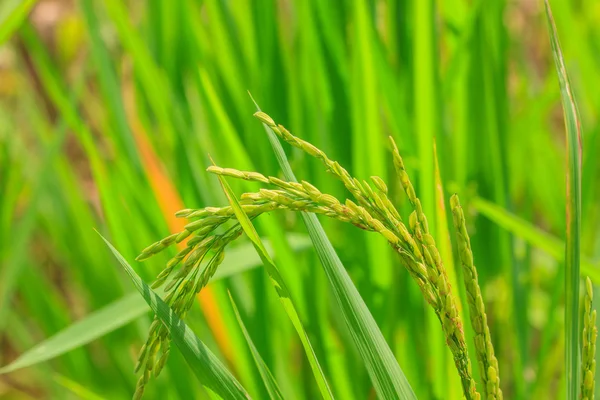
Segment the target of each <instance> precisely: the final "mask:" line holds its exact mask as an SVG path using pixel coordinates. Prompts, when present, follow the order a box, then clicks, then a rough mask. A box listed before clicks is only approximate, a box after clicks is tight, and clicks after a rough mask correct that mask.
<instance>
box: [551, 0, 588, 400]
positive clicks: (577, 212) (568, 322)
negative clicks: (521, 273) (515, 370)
mask: <svg viewBox="0 0 600 400" xmlns="http://www.w3.org/2000/svg"><path fill="white" fill-rule="evenodd" d="M545 5H546V18H547V21H548V29H549V32H550V42H551V43H552V55H553V56H554V64H555V66H556V72H557V73H558V81H559V85H560V94H561V98H562V105H563V114H564V118H565V134H566V142H567V147H566V152H567V157H566V158H567V172H566V179H567V210H566V218H567V221H566V222H567V223H566V226H567V232H566V246H565V329H566V331H565V370H566V372H567V399H576V398H577V388H578V385H579V270H580V246H581V245H580V236H581V125H580V122H579V115H578V112H577V105H576V104H575V97H574V96H573V92H572V90H571V84H570V82H569V76H568V75H567V68H566V66H565V61H564V59H563V54H562V50H561V48H560V43H559V41H558V33H557V31H556V25H555V24H554V18H553V16H552V10H551V9H550V4H549V3H548V0H546V1H545Z"/></svg>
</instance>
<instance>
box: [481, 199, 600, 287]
mask: <svg viewBox="0 0 600 400" xmlns="http://www.w3.org/2000/svg"><path fill="white" fill-rule="evenodd" d="M472 204H473V206H474V207H475V208H476V209H477V211H479V212H480V213H481V214H483V215H485V216H486V217H487V218H488V219H490V220H491V221H493V222H495V223H496V224H498V225H499V226H501V227H502V228H504V229H506V230H507V231H509V232H511V233H512V234H514V235H515V236H517V237H520V238H521V239H523V240H525V241H526V242H528V243H529V244H531V245H533V246H535V247H537V248H539V249H541V250H544V251H545V252H546V253H548V254H549V255H550V256H552V258H554V259H555V260H557V261H563V260H564V255H565V250H564V249H565V242H564V241H563V240H561V239H559V238H557V237H556V236H553V235H551V234H549V233H547V232H544V231H543V230H541V229H540V228H538V227H536V226H534V225H533V224H531V223H530V222H528V221H525V220H524V219H522V218H519V217H517V216H516V215H514V214H512V213H510V212H509V211H506V210H505V209H503V208H502V207H500V206H498V205H497V204H494V203H492V202H490V201H487V200H485V199H482V198H481V197H477V198H475V199H473V200H472ZM598 267H599V266H598V265H597V264H595V263H594V262H592V261H591V260H589V259H587V258H584V259H582V260H581V276H589V277H590V279H591V280H592V282H594V283H595V284H596V285H598V284H600V268H598Z"/></svg>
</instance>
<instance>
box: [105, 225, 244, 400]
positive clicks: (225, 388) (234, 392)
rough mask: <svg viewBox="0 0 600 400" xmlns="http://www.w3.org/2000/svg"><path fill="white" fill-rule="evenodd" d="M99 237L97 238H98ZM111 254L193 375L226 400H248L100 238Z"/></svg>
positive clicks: (199, 342)
mask: <svg viewBox="0 0 600 400" xmlns="http://www.w3.org/2000/svg"><path fill="white" fill-rule="evenodd" d="M99 235H100V234H99ZM100 237H101V238H102V240H104V242H105V243H106V245H107V246H108V248H109V249H110V251H112V253H113V254H114V256H115V257H116V258H117V260H118V261H119V263H121V265H122V266H123V268H124V269H125V272H127V274H128V275H129V277H130V278H131V280H132V281H133V284H134V285H135V287H136V289H137V290H138V292H140V294H141V295H142V297H143V298H144V300H145V301H146V303H147V304H148V305H149V306H150V308H152V311H154V312H155V313H156V315H157V316H158V317H159V318H160V320H161V321H162V323H163V324H164V325H165V326H166V327H167V329H168V330H169V333H170V334H171V338H172V339H173V342H175V344H176V345H177V348H179V351H180V352H181V354H182V355H183V357H184V358H185V360H186V362H187V363H188V365H189V366H190V367H191V368H192V371H193V372H194V375H196V377H197V378H198V380H199V381H200V383H202V384H203V385H204V386H206V387H207V388H209V389H211V390H212V391H214V392H215V393H217V394H218V395H219V396H221V397H223V398H225V399H249V398H250V396H249V395H248V393H246V390H245V389H244V388H243V387H242V385H241V384H240V383H239V382H238V381H237V380H236V379H235V378H234V376H233V375H231V373H230V372H229V371H228V370H227V369H226V368H225V366H224V365H223V364H222V363H221V361H219V359H218V358H217V357H216V356H215V355H214V354H213V353H212V352H211V351H210V349H209V348H208V347H206V345H205V344H204V343H203V342H202V341H201V340H200V339H198V337H197V336H196V335H195V334H194V332H192V330H191V329H190V328H188V326H187V325H186V324H185V323H184V322H183V321H181V320H180V319H179V317H178V316H177V315H176V314H175V313H173V311H172V310H171V308H170V307H169V306H168V305H167V304H165V302H163V301H162V299H161V298H160V296H158V295H157V294H156V293H155V292H154V291H153V290H152V289H150V286H148V285H147V284H146V283H145V282H144V281H142V279H141V278H140V277H139V276H138V275H137V274H136V273H135V271H134V270H133V268H131V266H130V265H129V264H128V263H127V261H126V260H125V259H124V258H123V256H122V255H121V254H120V253H119V252H118V251H117V249H115V248H114V247H113V246H112V245H111V244H110V242H109V241H108V240H106V239H105V238H104V236H102V235H100Z"/></svg>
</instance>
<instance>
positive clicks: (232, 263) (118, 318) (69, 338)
mask: <svg viewBox="0 0 600 400" xmlns="http://www.w3.org/2000/svg"><path fill="white" fill-rule="evenodd" d="M288 240H289V243H290V245H291V246H292V249H293V250H294V251H296V252H299V251H303V250H305V249H307V248H308V247H309V245H310V240H309V239H308V238H307V237H306V236H304V235H288ZM265 247H266V248H267V249H268V251H269V253H271V254H273V250H272V246H271V243H270V242H268V241H265ZM259 265H260V258H259V256H258V255H257V254H256V252H255V251H254V248H253V247H252V245H251V244H249V243H246V244H243V245H240V246H238V247H235V248H233V249H231V250H228V251H227V253H226V255H225V260H223V264H222V265H221V266H220V267H219V269H218V270H217V272H216V273H215V275H214V276H213V277H212V279H211V280H210V281H211V282H214V281H217V280H219V279H224V278H229V277H231V276H234V275H238V274H241V273H242V272H245V271H248V270H250V269H253V268H256V267H258V266H259ZM149 310H150V308H149V307H148V305H147V304H146V302H145V301H144V300H143V299H142V298H140V296H139V295H138V294H136V293H131V294H128V295H125V296H123V297H122V298H120V299H119V300H116V301H114V302H112V303H110V304H108V305H107V306H105V307H102V308H101V309H99V310H97V311H94V312H93V313H91V314H90V315H88V316H87V317H85V318H83V319H81V320H79V321H77V322H75V323H74V324H72V325H69V326H68V327H67V328H65V329H63V330H61V331H60V332H58V333H56V334H55V335H53V336H51V337H49V338H48V339H46V340H44V341H42V342H40V343H38V344H37V345H35V346H34V347H33V348H31V349H30V350H28V351H26V352H25V353H23V354H21V356H19V358H17V359H16V360H15V361H13V362H12V363H10V364H8V365H7V366H5V367H3V368H0V375H1V374H7V373H9V372H12V371H16V370H18V369H21V368H26V367H30V366H32V365H35V364H39V363H41V362H44V361H48V360H51V359H53V358H55V357H58V356H60V355H62V354H65V353H67V352H69V351H71V350H74V349H76V348H79V347H81V346H84V345H86V344H88V343H90V342H92V341H94V340H96V339H98V338H100V337H102V336H104V335H106V334H108V333H110V332H113V331H115V330H117V329H119V328H121V327H122V326H125V325H127V324H128V323H130V322H131V321H133V320H135V319H137V318H139V317H141V316H142V315H144V314H145V313H147V312H148V311H149Z"/></svg>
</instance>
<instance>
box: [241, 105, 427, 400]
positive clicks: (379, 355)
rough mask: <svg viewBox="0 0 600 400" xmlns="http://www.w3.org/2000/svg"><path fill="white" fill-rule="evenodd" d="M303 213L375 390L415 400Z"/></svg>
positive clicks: (316, 227)
mask: <svg viewBox="0 0 600 400" xmlns="http://www.w3.org/2000/svg"><path fill="white" fill-rule="evenodd" d="M253 101H254V99H253ZM254 104H255V105H256V108H257V109H258V110H259V111H260V108H259V107H258V104H256V102H255V103H254ZM263 126H264V128H265V131H266V133H267V136H268V138H269V141H270V142H271V146H272V147H273V151H274V153H275V157H276V158H277V161H278V162H279V166H280V167H281V169H282V170H283V175H284V176H285V178H286V179H287V180H289V181H293V182H297V180H296V176H295V175H294V172H293V171H292V168H291V166H290V164H289V162H288V160H287V157H286V155H285V152H284V150H283V147H281V143H279V139H278V138H277V136H276V135H275V133H273V132H272V131H271V129H270V128H269V127H268V126H267V125H265V124H263ZM301 215H302V219H303V221H304V224H305V225H306V228H307V229H308V233H309V235H310V238H311V240H312V241H313V245H314V246H315V249H316V251H317V254H318V256H319V259H320V260H321V264H322V266H323V269H324V270H325V274H326V275H327V279H328V280H329V283H330V284H331V288H332V289H333V292H334V295H335V298H336V300H337V302H338V305H339V307H340V310H341V312H342V316H343V318H344V321H345V322H346V326H347V327H348V330H349V332H350V336H351V338H352V341H353V342H354V345H355V346H356V348H357V350H358V352H359V354H360V356H361V358H362V360H363V362H364V364H365V366H366V368H367V372H368V374H369V377H370V378H371V382H372V383H373V386H374V387H375V392H376V393H377V395H378V396H379V397H381V398H383V399H416V396H415V394H414V392H413V390H412V388H411V387H410V384H409V383H408V380H407V379H406V376H405V375H404V372H402V369H401V368H400V365H399V364H398V362H397V361H396V358H395V357H394V354H393V353H392V350H391V349H390V347H389V345H388V344H387V343H386V341H385V339H384V337H383V334H382V333H381V330H380V329H379V327H378V326H377V323H376V322H375V319H374V318H373V316H372V315H371V312H370V311H369V309H368V308H367V305H366V304H365V302H364V300H363V299H362V297H361V296H360V293H359V292H358V290H357V289H356V286H355V285H354V283H353V282H352V279H351V278H350V276H349V275H348V272H347V271H346V269H345V268H344V265H343V264H342V261H341V260H340V258H339V256H338V255H337V253H336V252H335V250H334V248H333V246H332V244H331V242H330V241H329V239H328V238H327V234H326V233H325V230H324V229H323V227H322V226H321V224H320V222H319V220H318V219H317V217H316V216H315V215H314V214H309V213H302V214H301Z"/></svg>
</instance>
